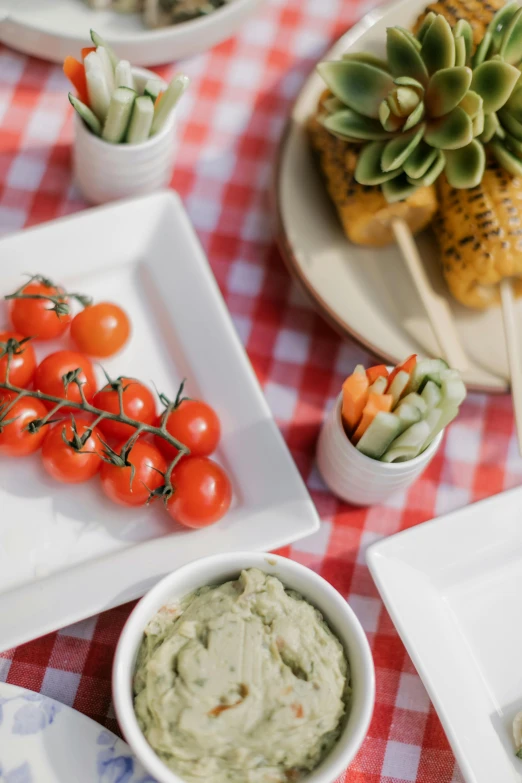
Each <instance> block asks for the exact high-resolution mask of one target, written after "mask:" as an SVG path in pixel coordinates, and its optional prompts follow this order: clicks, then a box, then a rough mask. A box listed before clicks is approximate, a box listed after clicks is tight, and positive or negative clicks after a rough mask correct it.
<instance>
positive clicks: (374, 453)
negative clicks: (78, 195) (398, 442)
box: [355, 411, 401, 459]
mask: <svg viewBox="0 0 522 783" xmlns="http://www.w3.org/2000/svg"><path fill="white" fill-rule="evenodd" d="M400 427H401V422H400V420H399V418H398V416H395V414H393V413H384V411H379V413H378V414H377V416H376V417H375V418H374V420H373V421H372V423H371V424H370V426H369V427H368V429H367V430H366V432H365V433H364V434H363V435H362V437H361V439H360V440H359V442H358V443H357V446H356V447H355V448H356V449H357V450H358V451H360V452H361V453H362V454H366V456H367V457H372V458H373V459H380V458H381V457H382V455H383V454H384V452H385V451H386V449H387V448H388V446H389V445H390V443H391V442H392V441H393V440H394V439H395V438H396V437H397V435H398V433H399V431H400Z"/></svg>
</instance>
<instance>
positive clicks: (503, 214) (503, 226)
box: [434, 160, 522, 308]
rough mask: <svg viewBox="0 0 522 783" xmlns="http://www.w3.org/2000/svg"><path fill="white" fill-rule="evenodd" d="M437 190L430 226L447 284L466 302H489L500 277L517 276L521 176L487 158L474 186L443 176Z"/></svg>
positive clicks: (521, 289)
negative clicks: (458, 186) (453, 182)
mask: <svg viewBox="0 0 522 783" xmlns="http://www.w3.org/2000/svg"><path fill="white" fill-rule="evenodd" d="M438 192H439V200H440V212H439V214H438V215H437V218H436V219H435V223H434V229H435V235H436V237H437V240H438V243H439V247H440V251H441V260H442V269H443V274H444V277H445V279H446V282H447V284H448V288H449V290H450V291H451V293H452V294H453V296H454V297H455V299H457V300H458V301H459V302H461V303H462V304H464V305H467V306H468V307H475V308H485V307H490V306H491V305H493V304H496V303H497V302H498V301H499V288H498V284H499V282H500V281H501V280H502V279H503V278H505V277H522V180H521V179H519V178H518V177H512V176H511V175H510V174H508V173H507V172H506V171H505V170H504V169H502V168H500V166H499V165H498V164H497V163H496V162H494V161H492V160H489V161H488V166H487V168H486V171H485V174H484V177H483V179H482V182H481V183H480V185H478V187H476V188H472V189H471V190H455V189H454V188H452V187H450V185H449V184H448V182H447V180H446V178H445V177H444V176H442V177H441V178H440V180H439V182H438ZM515 290H516V292H517V293H518V294H521V293H522V280H516V281H515Z"/></svg>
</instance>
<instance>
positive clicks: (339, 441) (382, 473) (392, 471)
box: [317, 393, 444, 506]
mask: <svg viewBox="0 0 522 783" xmlns="http://www.w3.org/2000/svg"><path fill="white" fill-rule="evenodd" d="M342 399H343V398H342V393H341V394H340V395H339V397H338V398H337V400H336V403H335V405H334V407H333V408H332V410H331V411H330V412H329V413H328V415H327V417H326V419H325V420H324V423H323V426H322V428H321V432H320V434H319V440H318V442H317V467H318V468H319V472H320V473H321V475H322V477H323V479H324V481H325V482H326V484H327V485H328V487H329V488H330V489H331V490H332V492H333V493H334V494H335V495H337V496H338V497H340V498H341V499H342V500H345V501H346V502H347V503H352V504H353V505H355V506H371V505H374V504H376V503H382V502H383V501H385V500H386V499H387V498H389V497H390V496H391V495H393V493H394V492H398V491H400V490H401V489H405V488H406V487H408V486H409V485H410V484H413V482H414V481H415V480H416V479H417V478H418V477H419V476H420V475H421V473H423V472H424V470H425V469H426V468H427V466H428V465H429V463H430V462H431V460H432V459H433V457H434V456H435V454H436V452H437V449H438V448H439V446H440V444H441V442H442V438H443V435H444V433H443V432H441V433H440V434H439V435H437V437H436V438H435V440H434V441H433V442H432V443H430V445H429V446H428V448H427V449H426V450H425V451H423V452H422V454H419V456H418V457H415V459H410V460H407V461H405V462H392V463H387V462H380V461H379V460H377V459H371V458H370V457H367V456H366V455H365V454H361V452H360V451H357V449H356V448H355V446H354V445H353V444H352V443H351V442H350V440H349V438H348V436H347V435H346V432H345V431H344V427H343V424H342V420H341V406H342Z"/></svg>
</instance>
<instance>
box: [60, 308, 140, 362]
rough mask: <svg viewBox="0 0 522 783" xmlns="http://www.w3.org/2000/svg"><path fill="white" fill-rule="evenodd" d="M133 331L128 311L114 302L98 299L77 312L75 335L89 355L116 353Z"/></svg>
mask: <svg viewBox="0 0 522 783" xmlns="http://www.w3.org/2000/svg"><path fill="white" fill-rule="evenodd" d="M129 334H130V323H129V319H128V318H127V314H126V313H125V311H124V310H122V309H121V307H118V305H115V304H112V302H98V303H97V304H94V305H91V306H90V307H86V308H85V309H84V310H82V311H81V312H80V313H78V315H75V316H74V318H73V322H72V324H71V337H72V339H73V340H74V342H75V343H76V345H77V347H78V349H79V350H80V351H83V352H84V353H86V354H88V355H89V356H112V355H113V354H114V353H116V352H117V351H119V350H120V348H123V346H124V345H125V343H126V342H127V340H128V339H129Z"/></svg>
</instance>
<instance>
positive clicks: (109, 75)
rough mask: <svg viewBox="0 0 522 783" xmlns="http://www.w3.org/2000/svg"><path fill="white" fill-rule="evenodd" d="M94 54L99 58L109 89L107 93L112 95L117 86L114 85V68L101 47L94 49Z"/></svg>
mask: <svg viewBox="0 0 522 783" xmlns="http://www.w3.org/2000/svg"><path fill="white" fill-rule="evenodd" d="M96 54H97V55H98V57H99V60H100V63H101V66H102V69H103V73H104V75H105V79H106V81H107V85H108V87H109V92H110V94H111V95H112V93H113V92H114V89H115V87H116V86H117V85H116V84H115V83H114V68H113V65H112V62H111V58H110V57H109V55H108V53H107V49H105V47H103V46H98V48H97V49H96Z"/></svg>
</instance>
